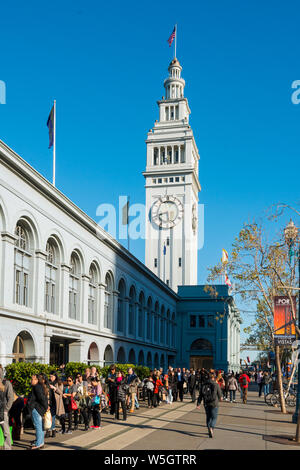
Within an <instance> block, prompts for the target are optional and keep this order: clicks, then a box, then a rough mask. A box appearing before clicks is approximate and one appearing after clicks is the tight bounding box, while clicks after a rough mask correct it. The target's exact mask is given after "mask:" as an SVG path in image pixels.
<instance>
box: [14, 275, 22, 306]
mask: <svg viewBox="0 0 300 470" xmlns="http://www.w3.org/2000/svg"><path fill="white" fill-rule="evenodd" d="M15 295H16V303H17V304H20V303H21V300H20V271H16V294H15Z"/></svg>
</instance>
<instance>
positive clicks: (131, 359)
mask: <svg viewBox="0 0 300 470" xmlns="http://www.w3.org/2000/svg"><path fill="white" fill-rule="evenodd" d="M128 362H129V364H135V363H136V360H135V352H134V349H130V352H129V356H128Z"/></svg>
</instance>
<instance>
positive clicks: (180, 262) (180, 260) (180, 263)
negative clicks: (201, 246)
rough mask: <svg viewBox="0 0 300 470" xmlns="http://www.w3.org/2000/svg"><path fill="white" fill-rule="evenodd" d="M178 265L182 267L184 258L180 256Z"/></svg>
mask: <svg viewBox="0 0 300 470" xmlns="http://www.w3.org/2000/svg"><path fill="white" fill-rule="evenodd" d="M178 266H179V267H180V268H181V266H182V259H181V258H178Z"/></svg>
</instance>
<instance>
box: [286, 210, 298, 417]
mask: <svg viewBox="0 0 300 470" xmlns="http://www.w3.org/2000/svg"><path fill="white" fill-rule="evenodd" d="M284 238H285V242H286V244H287V246H288V247H289V255H290V260H291V258H292V256H293V254H294V253H295V252H294V251H293V248H294V246H295V243H296V241H297V238H298V228H297V227H296V226H295V224H294V222H293V221H292V219H291V220H290V221H289V223H288V225H287V226H286V228H285V229H284ZM299 251H300V250H299V248H298V251H296V253H297V255H298V276H299V279H298V282H299V287H300V256H299ZM298 327H299V328H300V291H299V294H298ZM299 406H300V367H299V364H298V386H297V399H296V410H295V413H294V414H293V418H292V422H293V423H295V424H296V423H298V413H299Z"/></svg>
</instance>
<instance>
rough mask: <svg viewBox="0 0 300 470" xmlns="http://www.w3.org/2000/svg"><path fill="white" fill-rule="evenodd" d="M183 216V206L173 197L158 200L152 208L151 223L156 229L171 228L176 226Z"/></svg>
mask: <svg viewBox="0 0 300 470" xmlns="http://www.w3.org/2000/svg"><path fill="white" fill-rule="evenodd" d="M182 215H183V206H182V204H181V202H180V201H179V199H177V198H176V197H174V196H164V197H161V198H159V199H158V200H157V201H156V202H155V203H154V204H153V206H152V209H151V221H153V222H154V223H155V224H156V225H157V226H158V227H161V228H166V229H167V228H172V227H174V226H175V225H176V224H178V223H179V222H180V221H181V219H182Z"/></svg>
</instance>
